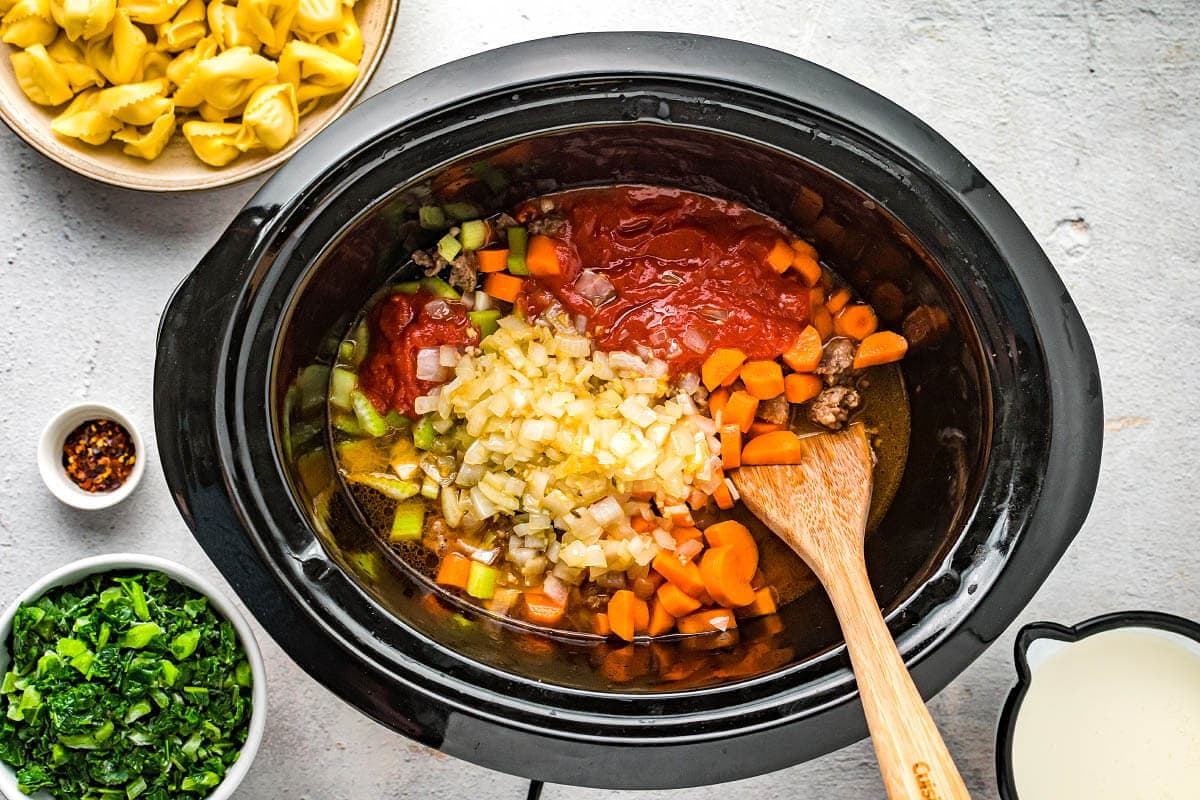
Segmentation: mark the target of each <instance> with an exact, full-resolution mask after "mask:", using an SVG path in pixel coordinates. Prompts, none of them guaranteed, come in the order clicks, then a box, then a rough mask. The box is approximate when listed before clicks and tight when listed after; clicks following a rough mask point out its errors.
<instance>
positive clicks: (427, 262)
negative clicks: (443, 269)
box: [409, 250, 437, 275]
mask: <svg viewBox="0 0 1200 800" xmlns="http://www.w3.org/2000/svg"><path fill="white" fill-rule="evenodd" d="M409 258H411V259H412V262H413V263H414V264H416V265H417V266H418V267H420V268H421V269H423V270H425V274H426V275H433V274H434V273H436V272H437V268H436V267H437V259H436V258H434V257H433V255H432V254H430V252H429V251H428V250H413V252H412V255H411V256H409ZM430 270H433V271H432V272H431V271H430Z"/></svg>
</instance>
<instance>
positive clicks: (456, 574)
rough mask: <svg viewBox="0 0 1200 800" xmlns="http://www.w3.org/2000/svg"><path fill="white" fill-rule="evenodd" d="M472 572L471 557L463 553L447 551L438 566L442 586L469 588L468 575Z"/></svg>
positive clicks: (438, 580)
mask: <svg viewBox="0 0 1200 800" xmlns="http://www.w3.org/2000/svg"><path fill="white" fill-rule="evenodd" d="M470 573H471V559H469V558H467V557H466V556H464V555H463V554H462V553H447V554H446V557H445V558H443V559H442V565H441V566H440V567H438V573H437V579H436V580H437V582H438V583H440V584H441V585H442V586H454V587H456V588H458V589H465V588H467V576H468V575H469V574H470Z"/></svg>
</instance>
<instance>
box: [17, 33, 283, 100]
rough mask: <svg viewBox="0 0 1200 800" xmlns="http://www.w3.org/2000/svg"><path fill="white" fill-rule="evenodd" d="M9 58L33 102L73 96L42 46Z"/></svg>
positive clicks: (68, 85) (19, 83) (67, 83)
mask: <svg viewBox="0 0 1200 800" xmlns="http://www.w3.org/2000/svg"><path fill="white" fill-rule="evenodd" d="M10 58H11V60H12V65H13V72H15V73H16V75H17V84H18V85H20V87H21V91H23V92H25V94H26V95H28V96H29V99H30V100H32V101H33V102H35V103H37V104H39V105H43V106H57V105H60V104H62V103H65V102H67V101H68V100H70V99H71V98H72V97H74V96H75V92H73V91H71V82H70V80H68V79H67V74H66V73H65V72H63V70H62V67H60V66H59V65H58V63H57V62H55V60H54V59H52V58H51V57H50V54H49V53H47V52H46V48H45V47H43V46H42V45H40V44H35V45H33V46H32V47H26V48H25V49H24V50H22V51H21V52H19V53H13V54H12V56H10ZM289 85H290V84H289Z"/></svg>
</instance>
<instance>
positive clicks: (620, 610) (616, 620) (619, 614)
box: [608, 589, 641, 642]
mask: <svg viewBox="0 0 1200 800" xmlns="http://www.w3.org/2000/svg"><path fill="white" fill-rule="evenodd" d="M640 602H641V601H640V600H638V599H637V596H636V595H634V593H633V592H631V591H629V590H628V589H621V590H620V591H618V592H614V593H613V596H612V597H611V598H609V601H608V625H609V627H610V628H611V629H612V632H613V633H614V634H616V635H617V636H619V637H621V638H622V639H624V640H625V641H627V642H632V641H633V635H634V630H635V629H636V628H637V608H636V606H637V604H638V603H640Z"/></svg>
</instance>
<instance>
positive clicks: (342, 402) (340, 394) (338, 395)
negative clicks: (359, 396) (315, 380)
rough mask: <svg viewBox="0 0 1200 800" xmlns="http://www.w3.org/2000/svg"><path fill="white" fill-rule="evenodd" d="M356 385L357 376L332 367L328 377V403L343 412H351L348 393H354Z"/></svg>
mask: <svg viewBox="0 0 1200 800" xmlns="http://www.w3.org/2000/svg"><path fill="white" fill-rule="evenodd" d="M356 383H358V376H357V375H355V374H354V373H353V372H351V371H350V370H348V369H343V368H341V367H334V368H333V372H332V373H331V374H330V376H329V402H330V403H333V405H335V406H337V407H338V408H340V409H342V410H343V411H349V410H351V408H352V406H351V404H350V392H352V391H354V385H355V384H356Z"/></svg>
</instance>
